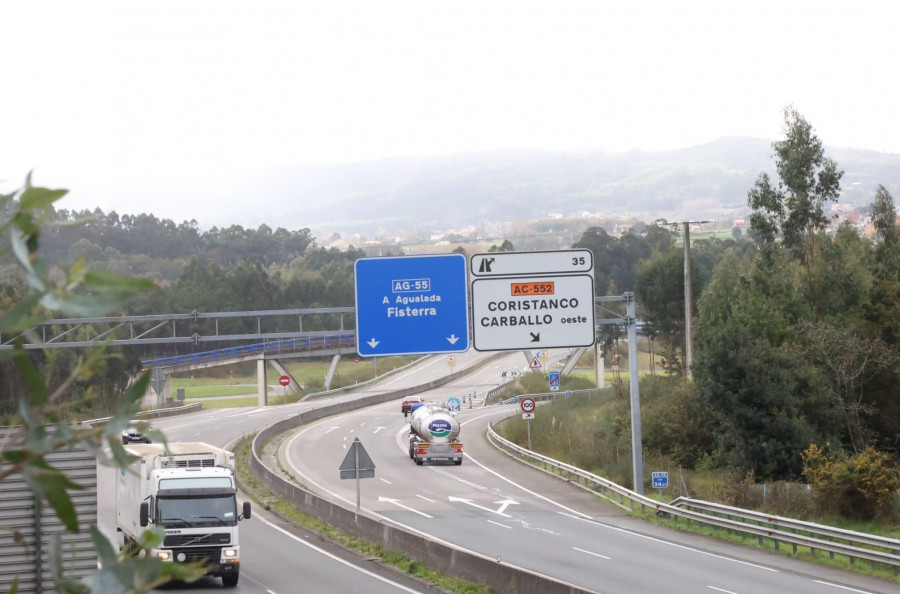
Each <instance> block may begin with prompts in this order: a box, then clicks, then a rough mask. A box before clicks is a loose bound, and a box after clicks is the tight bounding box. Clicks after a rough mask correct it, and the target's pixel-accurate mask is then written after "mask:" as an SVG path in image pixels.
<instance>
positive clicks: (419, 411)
mask: <svg viewBox="0 0 900 594" xmlns="http://www.w3.org/2000/svg"><path fill="white" fill-rule="evenodd" d="M409 457H410V458H411V459H413V460H414V461H415V462H416V464H418V465H419V466H421V465H422V464H424V463H425V462H453V463H454V464H456V465H459V464H462V461H463V445H462V443H461V442H460V441H459V421H457V420H456V417H455V416H454V415H453V413H452V412H450V411H449V410H447V409H446V408H443V407H440V406H438V405H437V404H431V403H425V404H423V405H421V406H419V407H418V408H416V409H415V410H414V411H413V413H412V419H411V420H410V422H409Z"/></svg>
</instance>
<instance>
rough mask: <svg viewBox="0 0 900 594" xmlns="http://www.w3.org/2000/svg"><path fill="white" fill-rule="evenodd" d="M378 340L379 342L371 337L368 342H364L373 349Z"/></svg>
mask: <svg viewBox="0 0 900 594" xmlns="http://www.w3.org/2000/svg"><path fill="white" fill-rule="evenodd" d="M379 342H380V341H378V340H375V339H374V338H373V339H371V340H369V342H367V343H366V344H367V345H369V346H370V347H372V348H373V349H374V348H375V347H377V346H378V343H379Z"/></svg>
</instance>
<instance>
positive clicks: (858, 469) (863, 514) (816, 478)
mask: <svg viewBox="0 0 900 594" xmlns="http://www.w3.org/2000/svg"><path fill="white" fill-rule="evenodd" d="M826 448H827V445H826ZM802 456H803V464H804V468H803V476H805V477H806V480H808V481H809V482H810V484H812V485H813V487H814V488H815V493H816V495H815V496H816V502H817V505H818V506H819V509H820V510H821V511H822V512H824V513H833V514H838V515H840V516H841V517H844V518H850V519H855V520H870V519H872V518H874V517H876V516H885V515H889V514H890V513H891V506H892V505H893V502H894V494H895V493H896V491H897V490H898V489H900V472H898V471H897V469H896V468H895V467H894V465H893V463H892V462H893V461H892V460H891V458H890V456H888V455H887V454H885V453H883V452H879V451H877V450H875V449H874V448H872V447H868V448H866V449H865V450H863V451H862V452H860V453H858V454H855V455H852V456H850V455H847V454H845V453H843V452H836V453H830V452H828V451H826V449H823V448H820V447H819V446H817V445H815V444H812V445H810V446H809V448H807V449H806V450H805V451H804V452H803V454H802Z"/></svg>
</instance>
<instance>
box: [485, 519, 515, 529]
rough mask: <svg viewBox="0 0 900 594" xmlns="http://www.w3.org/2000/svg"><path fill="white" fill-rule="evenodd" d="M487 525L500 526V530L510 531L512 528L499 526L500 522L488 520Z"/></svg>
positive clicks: (504, 525) (503, 525)
mask: <svg viewBox="0 0 900 594" xmlns="http://www.w3.org/2000/svg"><path fill="white" fill-rule="evenodd" d="M488 524H493V525H494V526H500V527H501V528H506V529H507V530H512V526H507V525H506V524H501V523H500V522H495V521H494V520H488Z"/></svg>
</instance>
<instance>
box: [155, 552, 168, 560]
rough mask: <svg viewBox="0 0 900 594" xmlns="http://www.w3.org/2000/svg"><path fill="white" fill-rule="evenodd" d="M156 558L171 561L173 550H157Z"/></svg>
mask: <svg viewBox="0 0 900 594" xmlns="http://www.w3.org/2000/svg"><path fill="white" fill-rule="evenodd" d="M156 558H157V559H159V560H160V561H171V560H172V551H156Z"/></svg>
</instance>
